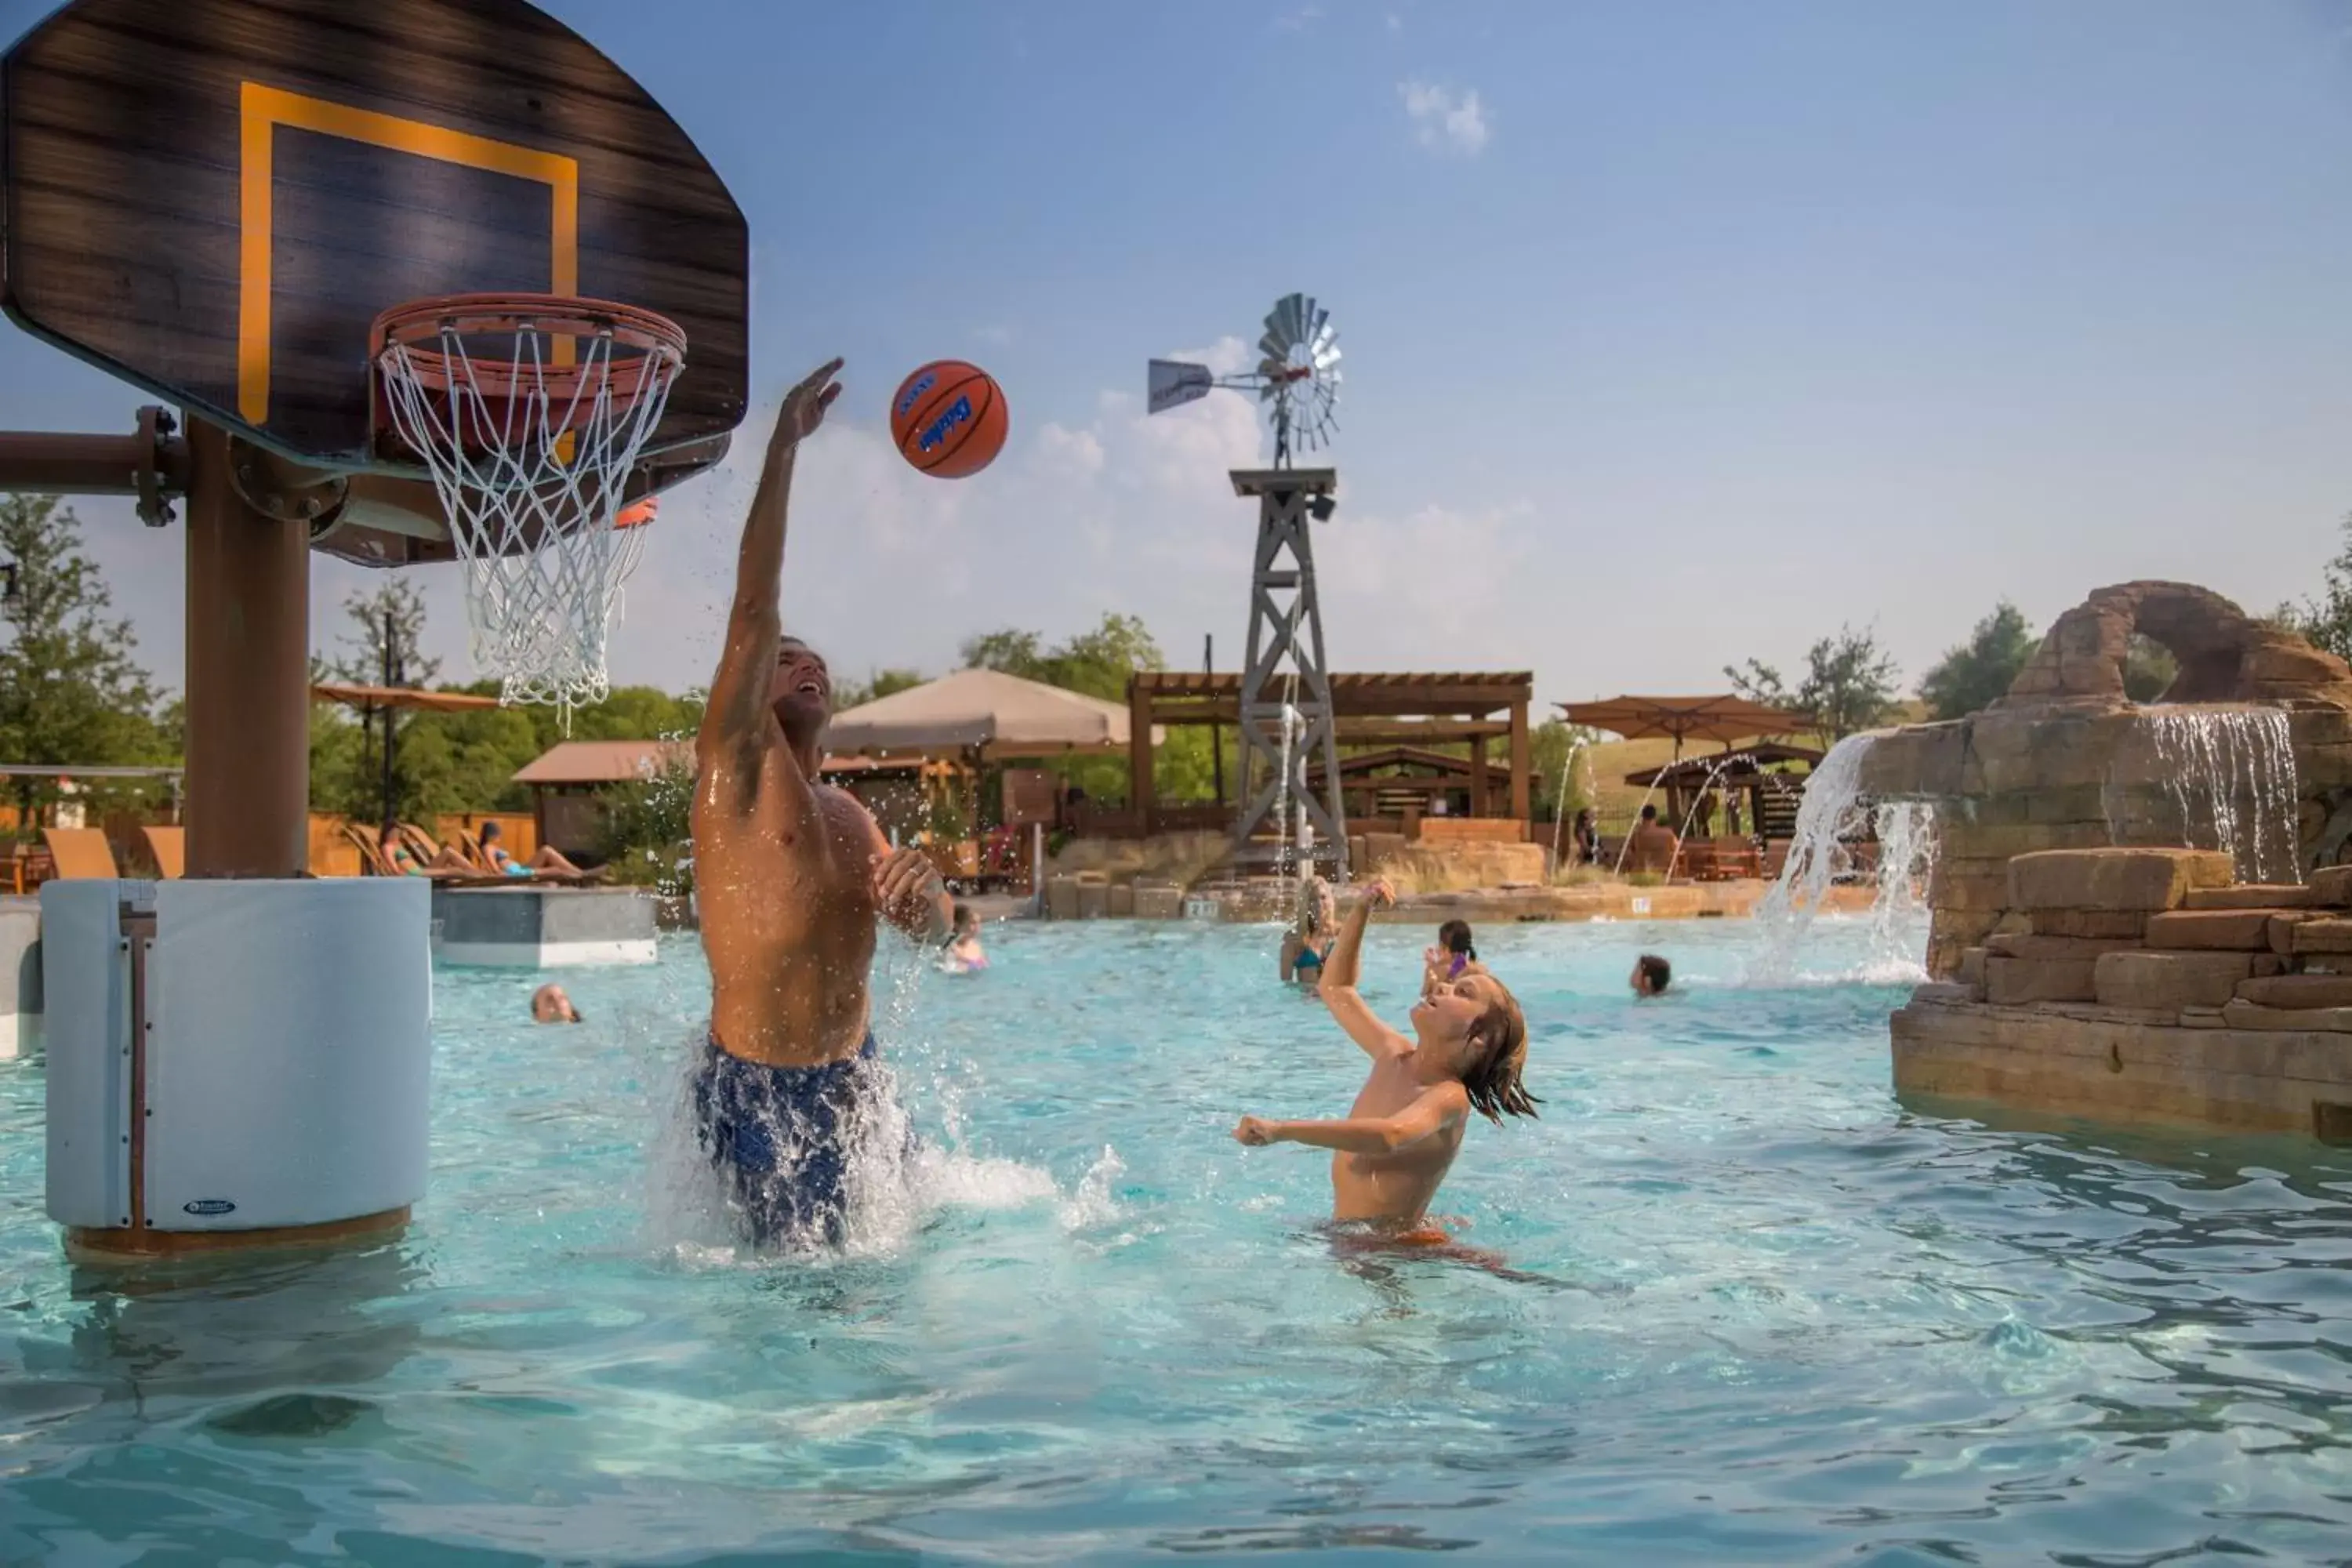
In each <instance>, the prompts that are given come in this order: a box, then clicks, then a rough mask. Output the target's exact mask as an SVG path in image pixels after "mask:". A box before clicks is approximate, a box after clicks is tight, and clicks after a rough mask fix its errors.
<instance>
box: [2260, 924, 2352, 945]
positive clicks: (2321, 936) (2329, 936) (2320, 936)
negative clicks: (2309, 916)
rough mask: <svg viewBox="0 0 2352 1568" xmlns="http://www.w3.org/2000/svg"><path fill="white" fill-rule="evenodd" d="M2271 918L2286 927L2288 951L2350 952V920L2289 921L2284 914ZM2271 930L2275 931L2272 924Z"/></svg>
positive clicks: (2351, 925) (2351, 935)
mask: <svg viewBox="0 0 2352 1568" xmlns="http://www.w3.org/2000/svg"><path fill="white" fill-rule="evenodd" d="M2273 919H2274V920H2275V921H2277V922H2278V924H2280V925H2285V926H2286V927H2287V951H2288V952H2295V953H2304V952H2325V953H2352V920H2329V919H2326V918H2324V917H2323V918H2321V919H2318V920H2307V921H2293V922H2289V921H2287V919H2286V917H2285V916H2284V915H2279V916H2274V917H2273ZM2273 931H2276V926H2273ZM2272 946H2273V949H2275V947H2276V946H2277V938H2276V936H2275V935H2273V938H2272Z"/></svg>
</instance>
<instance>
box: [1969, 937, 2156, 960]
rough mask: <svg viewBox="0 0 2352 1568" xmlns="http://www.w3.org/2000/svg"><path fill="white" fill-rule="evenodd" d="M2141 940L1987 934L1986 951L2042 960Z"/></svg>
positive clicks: (2122, 946)
mask: <svg viewBox="0 0 2352 1568" xmlns="http://www.w3.org/2000/svg"><path fill="white" fill-rule="evenodd" d="M2139 945H2140V944H2139V943H2138V942H2135V941H2132V940H2130V939H2129V938H2124V937H2091V936H2042V935H2039V934H2036V935H2032V936H1989V937H1987V938H1985V951H1986V952H1989V953H1991V954H1995V955H1997V956H1999V957H2001V958H2033V959H2042V960H2044V961H2049V960H2060V959H2081V958H2097V957H2098V956H2099V955H2100V954H2102V953H2108V952H2119V951H2121V950H2123V949H2126V948H2131V949H2137V947H2138V946H2139Z"/></svg>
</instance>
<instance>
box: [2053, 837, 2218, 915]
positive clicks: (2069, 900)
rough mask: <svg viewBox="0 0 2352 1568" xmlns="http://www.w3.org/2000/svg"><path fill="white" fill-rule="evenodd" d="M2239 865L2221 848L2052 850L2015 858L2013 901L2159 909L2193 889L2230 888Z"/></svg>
mask: <svg viewBox="0 0 2352 1568" xmlns="http://www.w3.org/2000/svg"><path fill="white" fill-rule="evenodd" d="M2234 870H2235V868H2234V867H2232V865H2231V860H2230V857H2229V856H2227V855H2224V854H2222V853H2221V851H2219V850H2215V849H2047V850H2042V851H2041V852H2039V853H2036V854H2032V855H2020V856H2018V857H2017V858H2015V859H2013V860H2011V862H2010V863H2009V901H2010V904H2011V907H2012V908H2015V909H2021V910H2034V911H2039V910H2135V911H2141V912H2145V913H2149V914H2154V913H2158V912H2160V911H2162V910H2175V909H2179V907H2180V903H2181V900H2183V899H2185V898H2187V897H2188V895H2189V889H2191V888H2226V887H2228V886H2229V885H2230V882H2231V877H2232V875H2233V873H2234Z"/></svg>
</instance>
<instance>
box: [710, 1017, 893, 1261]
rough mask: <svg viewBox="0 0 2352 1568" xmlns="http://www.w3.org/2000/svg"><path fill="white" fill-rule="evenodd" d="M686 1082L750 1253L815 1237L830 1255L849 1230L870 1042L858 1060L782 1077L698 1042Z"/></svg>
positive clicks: (713, 1043) (714, 1041) (869, 1039)
mask: <svg viewBox="0 0 2352 1568" xmlns="http://www.w3.org/2000/svg"><path fill="white" fill-rule="evenodd" d="M706 1041H707V1043H706V1044H705V1046H704V1047H703V1057H702V1067H701V1069H700V1070H699V1071H698V1072H697V1073H696V1074H695V1077H694V1121H695V1128H694V1131H695V1138H696V1141H697V1142H699V1143H700V1144H701V1145H702V1148H703V1150H704V1152H706V1153H708V1154H709V1156H710V1163H711V1164H712V1165H714V1166H715V1167H717V1168H718V1169H719V1170H721V1171H723V1172H725V1173H727V1176H728V1181H729V1185H730V1188H731V1189H732V1191H733V1193H734V1196H735V1200H736V1202H737V1203H738V1204H740V1205H741V1206H742V1210H743V1215H744V1218H745V1220H746V1221H747V1222H748V1223H749V1225H750V1226H751V1240H752V1242H753V1243H754V1244H755V1245H762V1246H764V1245H766V1244H767V1243H769V1242H772V1241H775V1240H778V1239H791V1240H801V1241H805V1240H812V1239H814V1238H815V1237H819V1236H822V1237H824V1239H825V1241H827V1242H828V1243H831V1244H834V1245H838V1244H839V1243H840V1241H841V1239H842V1234H843V1230H844V1228H845V1226H846V1224H847V1221H848V1206H849V1205H848V1193H847V1187H848V1177H849V1145H850V1142H851V1141H852V1137H853V1135H854V1133H855V1131H856V1123H857V1113H858V1110H859V1097H860V1095H861V1093H862V1092H866V1091H863V1090H861V1088H860V1086H859V1085H858V1084H857V1083H856V1079H857V1078H858V1076H859V1075H860V1074H861V1073H862V1072H863V1071H864V1070H865V1069H866V1066H867V1064H869V1063H871V1062H872V1061H873V1059H874V1037H873V1036H872V1035H870V1034H869V1035H867V1036H866V1043H865V1045H863V1046H862V1047H859V1048H858V1052H857V1054H856V1056H854V1057H851V1058H847V1059H845V1060H843V1061H837V1062H827V1063H825V1064H824V1066H822V1067H813V1068H780V1067H770V1066H768V1065H767V1064H766V1063H764V1062H752V1061H745V1060H744V1059H743V1058H741V1057H736V1056H730V1055H729V1054H728V1053H727V1051H726V1049H725V1048H724V1047H721V1046H720V1045H719V1038H718V1037H717V1036H716V1035H711V1036H708V1037H706Z"/></svg>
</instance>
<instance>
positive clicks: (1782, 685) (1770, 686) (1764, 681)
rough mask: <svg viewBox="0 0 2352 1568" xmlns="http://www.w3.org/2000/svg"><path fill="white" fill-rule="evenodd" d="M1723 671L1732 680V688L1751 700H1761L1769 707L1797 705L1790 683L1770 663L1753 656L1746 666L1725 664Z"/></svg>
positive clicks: (1789, 707) (1725, 676) (1792, 706)
mask: <svg viewBox="0 0 2352 1568" xmlns="http://www.w3.org/2000/svg"><path fill="white" fill-rule="evenodd" d="M1723 673H1724V678H1725V679H1727V680H1729V681H1730V682H1731V689H1732V690H1733V691H1734V692H1735V693H1737V694H1738V695H1739V696H1741V697H1745V698H1746V699H1748V700H1749V701H1750V702H1760V703H1762V704H1763V705H1764V706H1765V707H1767V708H1788V709H1793V708H1794V707H1795V706H1796V699H1795V698H1793V697H1790V695H1789V688H1788V685H1787V683H1786V682H1784V681H1783V680H1781V679H1780V671H1779V670H1778V669H1776V668H1773V667H1772V666H1770V665H1769V664H1765V663H1762V662H1761V661H1759V660H1757V659H1752V658H1751V659H1749V660H1748V663H1747V666H1746V667H1745V668H1736V667H1734V666H1732V665H1728V664H1727V665H1725V666H1724V667H1723Z"/></svg>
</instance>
